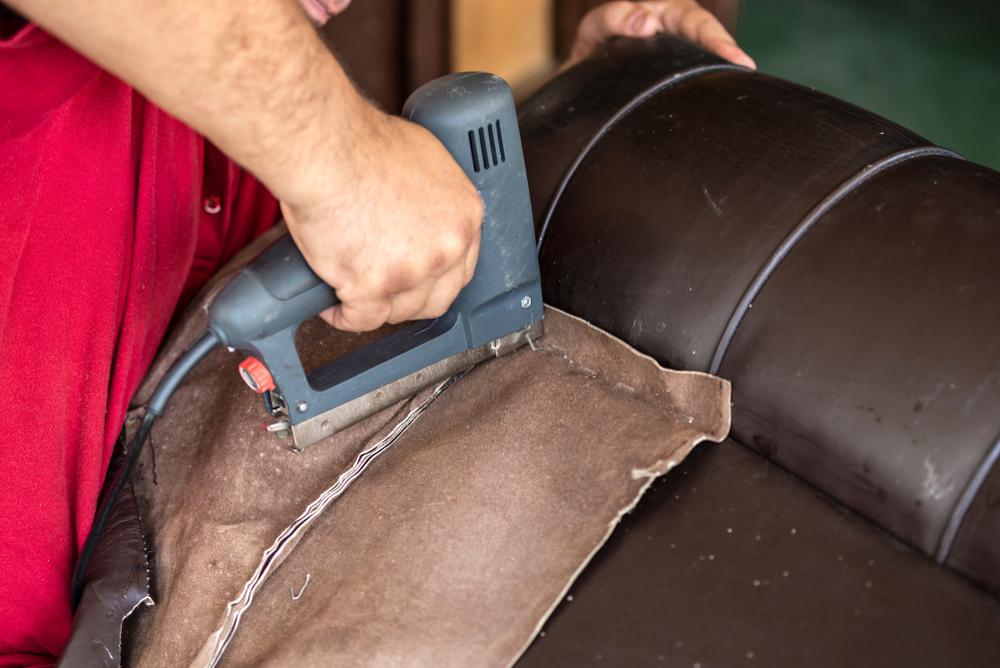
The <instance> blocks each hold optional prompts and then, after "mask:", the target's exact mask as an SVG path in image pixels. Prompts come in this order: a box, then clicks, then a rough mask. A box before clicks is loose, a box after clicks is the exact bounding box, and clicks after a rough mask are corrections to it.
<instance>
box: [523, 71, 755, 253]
mask: <svg viewBox="0 0 1000 668" xmlns="http://www.w3.org/2000/svg"><path fill="white" fill-rule="evenodd" d="M718 71H735V72H748V71H749V70H747V69H746V68H745V67H740V66H739V65H732V64H729V63H720V64H714V65H698V66H696V67H692V68H689V69H686V70H681V71H680V72H675V73H674V74H671V75H670V76H669V77H667V78H666V79H663V80H661V81H659V82H657V83H656V84H654V85H653V86H651V87H649V88H647V89H645V90H644V91H642V92H641V93H639V94H638V95H636V96H635V97H633V98H632V99H631V100H629V101H628V102H626V103H625V105H624V106H623V107H622V108H621V109H619V110H618V111H616V112H615V114H614V115H613V116H612V117H611V118H609V119H608V120H606V121H605V122H604V124H603V125H602V126H601V127H600V128H598V130H597V132H595V133H594V135H593V136H592V137H591V138H590V140H589V141H588V142H587V144H586V145H585V146H584V147H583V148H582V149H580V153H579V154H578V155H577V156H576V160H574V161H573V163H572V164H571V165H570V166H569V168H568V169H567V170H566V173H565V174H564V175H563V177H562V180H561V181H560V182H559V186H558V187H557V188H556V192H555V195H553V196H552V200H551V201H550V202H549V205H548V208H547V209H546V211H545V220H544V221H543V222H542V231H541V232H540V233H539V235H538V246H537V250H538V252H539V254H540V253H541V251H542V244H543V243H545V236H546V235H547V234H548V231H549V224H550V223H551V222H552V216H553V214H554V213H555V210H556V207H557V206H558V205H559V200H560V199H562V195H563V192H564V191H565V190H566V187H567V186H569V182H570V181H571V180H572V179H573V176H574V175H575V174H576V170H577V169H579V168H580V165H581V164H583V161H584V160H586V158H587V156H588V155H589V154H590V152H591V151H592V150H593V149H594V147H595V146H597V144H598V142H600V141H601V140H602V139H604V136H605V135H607V134H608V132H610V131H611V129H612V128H613V127H614V126H615V125H617V124H618V123H619V121H621V120H622V119H623V118H625V117H626V116H628V115H629V114H630V113H632V111H634V110H635V109H636V107H638V106H639V105H641V104H642V103H643V102H645V101H646V100H648V99H649V98H651V97H653V96H654V95H656V94H657V93H659V92H661V91H663V90H666V89H667V88H670V87H672V86H674V85H676V84H679V83H681V82H683V81H687V80H688V79H693V78H694V77H697V76H700V75H702V74H706V73H708V72H718Z"/></svg>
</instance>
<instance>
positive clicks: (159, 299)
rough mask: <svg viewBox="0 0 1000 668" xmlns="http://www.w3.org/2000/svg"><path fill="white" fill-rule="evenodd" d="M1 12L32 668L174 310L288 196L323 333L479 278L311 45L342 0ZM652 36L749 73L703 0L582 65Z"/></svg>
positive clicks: (17, 496) (24, 630)
mask: <svg viewBox="0 0 1000 668" xmlns="http://www.w3.org/2000/svg"><path fill="white" fill-rule="evenodd" d="M5 2H6V3H7V4H8V5H9V6H10V7H11V8H12V9H13V10H16V11H17V12H19V13H20V15H21V16H18V15H17V14H14V13H13V12H11V11H9V10H7V11H4V12H3V13H2V14H0V269H2V272H0V382H2V383H3V387H4V390H5V392H6V395H7V396H6V401H5V421H6V425H7V430H6V436H5V439H4V443H3V448H2V450H0V490H2V491H0V665H41V664H47V663H50V662H51V661H52V660H53V657H55V656H57V655H58V654H59V652H60V651H61V649H62V646H63V644H64V643H65V641H66V639H67V636H68V633H69V627H70V620H71V616H72V610H71V609H70V602H69V580H70V576H71V573H72V569H73V566H74V563H75V559H76V557H77V554H78V550H79V549H80V547H81V546H82V544H83V542H84V540H85V539H86V536H87V533H88V532H89V530H90V526H91V522H92V518H93V513H94V509H95V506H96V503H97V498H98V494H99V492H100V487H101V483H102V480H103V476H104V471H105V470H106V467H107V464H108V460H109V458H110V454H111V450H112V447H113V444H114V441H115V438H116V436H117V434H118V432H119V430H120V428H121V425H122V422H123V420H124V417H125V412H126V410H127V408H128V400H129V398H130V397H131V395H132V393H133V392H134V391H135V389H136V387H137V386H138V383H139V382H140V380H141V379H142V377H143V375H144V374H145V372H146V369H147V367H148V365H149V363H150V361H151V359H152V357H153V355H154V353H155V351H156V348H157V346H158V345H159V342H160V339H161V338H162V336H163V334H164V332H165V330H166V328H167V325H168V323H169V320H170V318H171V315H172V313H173V311H174V309H175V308H176V307H177V305H178V303H181V302H183V300H184V299H186V298H187V297H189V296H190V295H191V294H192V293H193V292H194V291H195V290H197V288H198V287H199V286H200V284H201V283H202V282H203V281H204V280H205V279H206V278H207V277H208V276H209V275H210V274H211V273H212V272H213V271H214V269H215V268H217V267H218V266H219V265H220V264H221V263H222V262H223V261H224V260H225V259H226V258H227V257H228V256H230V255H231V254H232V253H233V252H235V251H236V250H237V249H238V248H239V247H240V246H242V245H243V244H245V243H246V242H248V241H249V240H250V239H252V238H253V237H254V236H255V235H256V234H258V233H260V232H262V231H263V230H264V229H266V228H267V227H268V226H269V225H271V224H272V223H273V222H274V220H275V219H276V216H277V209H278V207H279V204H278V203H279V202H280V210H281V213H282V215H283V216H284V219H285V221H287V223H288V228H289V230H290V232H291V234H292V236H293V238H294V239H295V241H296V243H298V244H299V246H300V248H301V249H302V252H303V254H304V255H305V257H306V259H307V260H308V261H309V263H310V265H311V266H312V267H313V268H314V269H315V270H316V272H317V273H318V274H319V275H320V276H321V277H323V278H324V279H325V280H326V281H328V282H329V283H330V284H331V285H332V286H334V287H335V288H336V290H337V294H338V296H339V297H340V299H341V302H342V303H341V304H340V305H339V306H337V307H335V308H333V309H331V310H330V311H328V312H327V313H325V314H324V317H325V318H326V320H327V321H328V322H330V324H332V325H333V326H334V327H337V328H340V329H344V330H351V331H362V330H370V329H374V328H377V327H379V326H380V325H382V324H384V323H386V322H391V323H395V322H401V321H404V320H411V319H415V318H426V317H433V316H436V315H439V314H441V313H442V312H444V311H445V310H446V309H447V308H448V306H449V305H450V303H451V301H452V300H453V299H454V297H455V295H456V294H457V293H458V291H459V289H461V287H462V286H463V285H465V283H466V282H468V281H469V279H470V278H471V276H472V272H473V270H474V268H475V263H476V259H477V256H478V245H479V226H480V223H481V217H482V203H481V201H480V199H479V197H478V195H477V193H476V191H475V189H474V188H473V187H472V185H471V184H470V183H469V182H468V180H467V179H466V178H465V176H464V174H463V173H462V171H461V169H460V168H459V167H458V166H457V165H456V164H455V162H454V161H453V160H452V159H451V157H450V156H449V155H448V153H447V152H446V151H445V149H444V148H443V147H442V146H441V145H440V144H439V143H438V142H437V141H436V140H435V139H434V138H433V136H431V135H430V134H429V133H428V132H426V131H425V130H423V129H422V128H420V127H418V126H416V125H413V124H411V123H408V122H406V121H403V120H402V119H400V118H398V117H394V116H389V115H387V114H385V113H383V112H381V111H379V110H378V109H376V108H375V107H373V106H372V105H371V104H369V103H368V102H367V101H366V100H365V99H364V98H363V97H361V96H360V95H359V94H358V93H357V91H356V90H355V89H354V87H353V86H352V85H351V83H350V81H349V80H348V79H347V77H346V76H345V74H344V72H343V70H342V69H341V68H340V66H339V65H338V63H337V61H336V60H335V59H334V58H333V57H332V56H331V55H330V54H329V52H328V51H327V50H326V48H325V47H324V46H323V44H322V43H321V41H320V40H319V38H318V37H317V35H316V32H315V30H314V29H313V26H312V25H310V21H309V19H311V20H312V22H313V23H316V24H320V23H323V22H325V21H326V20H327V19H329V18H330V17H331V16H333V15H336V14H338V13H339V12H341V11H343V10H344V9H345V8H346V7H347V5H348V4H349V2H350V0H299V3H298V4H297V3H296V2H295V1H294V0H244V1H243V2H240V3H231V2H223V1H222V0H199V1H198V2H188V1H185V0H157V1H156V2H150V1H147V0H129V1H123V0H88V2H80V1H79V0H77V1H74V0H5ZM299 5H301V6H299ZM303 10H305V11H304V12H303ZM22 17H26V18H22ZM307 17H308V18H307ZM31 22H33V23H31ZM658 31H669V32H674V33H678V34H682V35H684V36H686V37H688V38H689V39H691V40H693V41H696V42H699V43H700V44H702V45H703V46H704V47H706V48H708V49H711V50H713V51H716V52H717V53H719V54H720V55H722V56H723V57H726V58H728V59H730V60H733V61H734V62H738V63H741V64H745V65H748V66H751V67H752V66H753V62H752V61H751V60H750V59H749V58H748V57H747V56H746V54H744V53H743V52H742V51H741V50H740V49H739V48H738V47H737V46H736V44H735V43H734V42H733V40H732V38H731V37H730V36H729V35H728V34H727V33H726V31H725V30H724V29H723V28H722V26H721V25H719V24H718V22H717V21H715V19H714V18H712V17H711V15H709V14H708V13H707V12H705V11H704V10H703V9H702V8H701V7H700V6H698V5H697V3H695V2H694V1H693V0H663V1H660V2H640V3H632V2H613V3H608V4H606V5H603V6H601V7H599V8H597V9H595V10H593V11H592V12H591V13H590V14H588V15H587V17H586V18H584V20H583V21H582V22H581V24H580V27H579V31H578V36H577V41H576V44H575V46H574V48H573V54H572V58H573V59H579V58H582V57H584V56H585V55H587V54H588V53H589V52H590V51H591V50H593V49H594V48H595V47H596V46H597V45H599V44H600V43H601V42H602V41H603V40H604V39H606V38H607V37H609V36H612V35H617V34H625V35H637V36H646V35H652V34H654V33H656V32H658ZM53 36H54V37H53ZM59 40H61V41H59ZM67 45H68V46H67ZM102 68H103V69H102ZM126 82H127V83H126ZM202 137H204V138H207V139H208V140H210V141H211V142H212V144H214V146H216V147H218V149H220V150H221V152H222V153H220V152H219V151H218V150H216V149H215V148H214V147H213V146H212V144H208V143H207V142H205V141H204V139H202ZM223 153H224V154H225V155H223ZM225 156H228V158H227V157H225ZM237 165H240V166H242V167H239V166H237ZM244 170H246V171H244ZM251 173H252V175H253V176H252V177H251V176H250V174H251ZM254 177H255V178H256V179H259V182H260V183H262V184H263V185H264V186H266V188H267V190H268V191H270V193H273V196H274V198H276V199H274V198H272V196H271V195H270V194H268V192H267V191H265V190H264V189H263V188H262V187H260V185H259V184H258V182H257V181H256V180H255V178H254Z"/></svg>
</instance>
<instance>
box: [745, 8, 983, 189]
mask: <svg viewBox="0 0 1000 668" xmlns="http://www.w3.org/2000/svg"><path fill="white" fill-rule="evenodd" d="M738 38H739V41H740V44H741V45H742V46H743V48H744V49H746V50H747V52H749V53H750V55H751V56H753V57H754V59H755V60H756V61H757V65H758V67H759V68H760V70H761V71H762V72H765V73H767V74H773V75H776V76H779V77H783V78H785V79H789V80H791V81H794V82H796V83H800V84H804V85H807V86H812V87H814V88H817V89H818V90H821V91H823V92H826V93H829V94H831V95H834V96H836V97H839V98H842V99H844V100H847V101H849V102H853V103H854V104H857V105H858V106H860V107H864V108H866V109H869V110H871V111H873V112H875V113H877V114H881V115H882V116H885V117H886V118H889V119H891V120H893V121H895V122H897V123H899V124H900V125H903V126H906V127H908V128H910V129H911V130H913V131H915V132H917V133H919V134H921V135H923V136H924V137H926V138H927V139H929V140H930V141H932V142H934V143H936V144H940V145H941V146H945V147H947V148H950V149H953V150H955V151H957V152H959V153H961V154H962V155H963V156H965V157H966V158H969V159H970V160H974V161H976V162H979V163H982V164H984V165H987V166H989V167H992V168H994V169H1000V0H981V1H976V0H743V2H742V4H741V15H740V25H739V32H738Z"/></svg>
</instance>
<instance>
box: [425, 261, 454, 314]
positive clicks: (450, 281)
mask: <svg viewBox="0 0 1000 668" xmlns="http://www.w3.org/2000/svg"><path fill="white" fill-rule="evenodd" d="M462 274H463V271H462V269H461V268H460V267H456V269H455V270H454V271H451V272H449V273H447V274H445V275H444V276H442V277H441V278H440V279H438V281H437V282H436V283H434V286H433V287H432V289H431V292H430V294H429V295H428V298H427V303H426V304H425V305H424V308H423V309H422V310H421V311H420V312H419V313H417V314H416V317H417V318H436V317H438V316H440V315H443V314H444V312H445V311H447V310H448V309H449V308H450V307H451V305H452V303H453V302H454V301H455V297H457V296H458V293H459V291H460V290H461V289H462V286H463V285H465V282H464V276H463V275H462Z"/></svg>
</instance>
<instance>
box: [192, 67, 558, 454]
mask: <svg viewBox="0 0 1000 668" xmlns="http://www.w3.org/2000/svg"><path fill="white" fill-rule="evenodd" d="M403 114H404V116H405V117H407V118H409V119H410V120H412V121H414V122H416V123H419V124H420V125H422V126H424V127H425V128H427V129H428V130H430V131H431V132H432V133H433V134H434V135H435V136H436V137H437V138H438V139H439V140H440V141H441V143H442V144H444V146H445V147H446V148H447V149H448V151H449V152H450V153H451V154H452V156H453V157H454V158H455V160H456V161H457V162H458V163H459V164H460V165H461V166H462V168H463V169H464V170H465V173H466V174H467V175H468V177H469V178H470V180H471V181H472V183H473V184H474V185H475V186H476V188H477V189H478V190H479V193H480V195H481V196H482V198H483V202H484V205H485V212H484V217H483V229H482V237H481V242H480V252H479V261H478V264H477V265H476V271H475V275H474V277H473V279H472V281H471V282H470V283H469V284H468V285H467V286H466V287H465V288H464V289H463V290H462V291H461V293H459V296H458V298H457V299H456V301H455V303H454V304H453V305H452V306H451V308H450V309H449V310H448V312H447V313H446V314H444V315H443V316H441V317H440V318H437V319H434V320H426V321H419V322H414V323H410V324H409V325H407V326H406V327H404V328H402V329H400V330H398V331H396V332H393V333H391V334H388V335H386V336H385V337H383V338H382V339H380V340H378V341H376V342H374V343H372V344H369V345H367V346H365V347H363V348H361V349H359V350H356V351H354V352H352V353H350V354H348V355H345V356H343V357H341V358H339V359H336V360H334V361H332V362H330V363H328V364H326V365H325V366H322V367H320V368H318V369H316V370H314V371H312V372H310V373H308V374H307V373H306V372H305V371H304V370H303V366H302V363H301V361H300V359H299V355H298V351H297V350H296V347H295V333H296V330H297V329H298V327H299V325H300V324H301V323H302V322H303V321H305V320H307V319H309V318H312V317H314V316H315V315H317V314H318V313H320V312H321V311H323V310H324V309H326V308H329V307H330V306H333V305H335V304H337V296H336V294H335V292H334V290H333V289H332V288H331V287H330V286H328V285H327V284H325V283H324V282H323V281H322V280H321V279H320V278H319V277H318V276H316V274H315V273H313V271H312V270H311V269H310V268H309V266H308V264H306V262H305V259H304V258H303V257H302V254H301V252H300V251H299V250H298V248H297V247H296V246H295V244H294V243H293V242H292V240H291V238H290V237H288V236H285V237H282V238H281V239H280V240H278V241H277V242H276V243H275V244H273V245H272V246H270V247H269V248H268V249H267V250H265V251H264V252H263V253H262V254H261V255H260V256H258V258H257V259H255V260H254V261H253V262H252V263H251V264H250V265H248V266H247V267H246V268H244V269H243V270H242V271H240V272H239V273H238V274H237V275H236V276H234V277H233V279H232V280H231V281H230V283H229V284H228V285H227V286H226V287H225V288H223V290H222V291H221V292H220V293H219V294H218V296H217V297H216V298H215V300H214V301H213V303H212V304H211V306H210V307H209V329H210V330H211V331H212V332H214V334H215V335H216V336H217V337H218V338H219V339H220V341H221V342H222V343H223V344H224V345H226V346H229V347H230V348H233V349H238V350H240V351H243V352H245V353H247V354H249V355H251V356H253V357H254V358H256V359H258V360H259V361H260V362H262V363H263V365H264V366H265V367H266V368H267V370H268V371H269V372H270V376H271V378H273V381H274V385H275V386H276V387H275V390H274V392H273V393H271V395H273V397H274V399H275V401H274V404H275V405H276V409H275V411H274V412H281V413H284V414H285V415H286V416H287V421H288V427H289V429H290V431H291V432H292V437H293V439H294V447H295V448H296V449H298V450H301V449H304V448H306V447H307V446H309V445H311V444H313V443H315V442H316V441H318V440H320V439H321V438H324V437H325V436H328V435H330V434H333V433H336V432H337V431H339V430H340V429H342V428H344V427H346V426H348V425H350V424H353V423H354V422H356V421H357V420H359V419H361V418H363V417H365V416H367V415H370V414H371V413H373V412H375V411H377V410H379V409H381V408H383V407H385V406H388V405H391V404H392V403H394V402H396V401H398V400H399V399H402V398H405V397H407V396H410V395H412V394H414V393H415V392H416V391H418V390H419V389H421V388H422V387H426V386H428V385H430V384H432V383H435V382H438V381H440V380H444V379H445V378H447V377H448V376H450V375H452V374H454V373H457V372H458V371H461V370H463V369H466V368H468V367H470V366H472V365H474V364H475V363H477V362H478V361H481V360H483V359H486V358H488V357H492V356H496V355H500V354H502V353H503V352H506V351H507V350H510V349H513V348H514V347H517V346H520V345H521V344H523V343H529V342H530V341H531V340H533V339H534V338H537V337H538V336H540V335H541V321H542V313H543V311H542V296H541V283H540V278H539V269H538V257H537V254H536V248H535V236H534V225H533V222H532V215H531V204H530V200H529V197H528V182H527V178H526V175H525V169H524V158H523V155H522V152H521V141H520V134H519V132H518V127H517V117H516V115H515V109H514V100H513V95H512V94H511V91H510V88H509V87H508V86H507V84H506V83H505V82H504V81H503V80H502V79H500V78H499V77H496V76H494V75H490V74H484V73H461V74H453V75H450V76H447V77H443V78H441V79H437V80H435V81H432V82H431V83H429V84H427V85H425V86H423V87H422V88H420V89H419V90H417V91H416V92H415V93H414V94H413V95H412V96H411V97H410V99H409V100H408V101H407V103H406V106H405V107H404V112H403ZM251 386H253V384H252V383H251ZM255 389H259V388H255ZM271 395H269V396H271Z"/></svg>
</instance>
